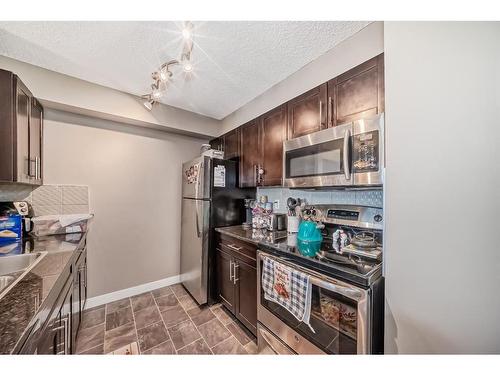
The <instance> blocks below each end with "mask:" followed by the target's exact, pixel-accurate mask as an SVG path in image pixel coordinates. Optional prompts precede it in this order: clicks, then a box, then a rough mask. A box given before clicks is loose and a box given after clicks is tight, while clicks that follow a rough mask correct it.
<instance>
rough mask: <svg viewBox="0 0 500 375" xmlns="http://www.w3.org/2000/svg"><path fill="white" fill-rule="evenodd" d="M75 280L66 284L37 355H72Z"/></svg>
mask: <svg viewBox="0 0 500 375" xmlns="http://www.w3.org/2000/svg"><path fill="white" fill-rule="evenodd" d="M72 306H73V279H72V278H69V279H68V281H67V282H66V284H65V286H64V287H63V290H62V292H61V295H60V297H59V299H58V301H57V302H56V304H55V306H54V308H53V310H52V312H51V314H50V316H49V318H48V319H47V324H46V327H45V329H44V330H43V332H42V334H41V336H40V341H39V343H38V345H37V354H71V353H72V350H73V346H72V340H71V332H72V326H73V323H72V311H73V309H72Z"/></svg>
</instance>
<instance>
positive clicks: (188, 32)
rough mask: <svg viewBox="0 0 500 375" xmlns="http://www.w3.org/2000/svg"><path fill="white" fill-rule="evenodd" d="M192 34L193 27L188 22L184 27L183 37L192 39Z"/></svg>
mask: <svg viewBox="0 0 500 375" xmlns="http://www.w3.org/2000/svg"><path fill="white" fill-rule="evenodd" d="M191 36H192V33H191V27H190V24H188V25H186V26H185V27H184V28H183V29H182V37H183V38H184V39H186V40H189V39H191Z"/></svg>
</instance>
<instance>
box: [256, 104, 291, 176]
mask: <svg viewBox="0 0 500 375" xmlns="http://www.w3.org/2000/svg"><path fill="white" fill-rule="evenodd" d="M286 117H287V111H286V105H282V106H280V107H278V108H275V109H273V110H272V111H270V112H268V113H266V114H264V115H262V116H261V117H260V123H261V134H262V138H261V142H262V147H261V149H262V162H261V165H262V168H263V169H264V174H263V179H262V185H263V186H275V185H281V183H282V177H283V141H285V140H286V126H287V122H286Z"/></svg>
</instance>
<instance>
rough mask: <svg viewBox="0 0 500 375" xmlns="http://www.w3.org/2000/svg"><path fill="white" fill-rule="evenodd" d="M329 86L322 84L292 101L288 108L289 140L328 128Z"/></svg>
mask: <svg viewBox="0 0 500 375" xmlns="http://www.w3.org/2000/svg"><path fill="white" fill-rule="evenodd" d="M326 101H327V84H326V83H325V84H322V85H321V86H318V87H316V88H314V89H312V90H310V91H308V92H306V93H304V94H302V95H300V96H298V97H296V98H295V99H292V100H290V101H289V102H288V103H287V106H288V139H291V138H296V137H300V136H302V135H306V134H309V133H313V132H316V131H318V130H322V129H325V128H326V111H327V108H326V107H327V106H326Z"/></svg>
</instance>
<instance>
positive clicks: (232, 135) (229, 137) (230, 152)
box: [224, 128, 240, 160]
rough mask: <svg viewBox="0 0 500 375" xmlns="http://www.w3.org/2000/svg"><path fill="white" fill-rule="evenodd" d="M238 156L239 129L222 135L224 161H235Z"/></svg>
mask: <svg viewBox="0 0 500 375" xmlns="http://www.w3.org/2000/svg"><path fill="white" fill-rule="evenodd" d="M239 156H240V129H239V128H237V129H234V130H231V131H230V132H229V133H226V134H225V135H224V159H227V160H237V159H238V158H239Z"/></svg>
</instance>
